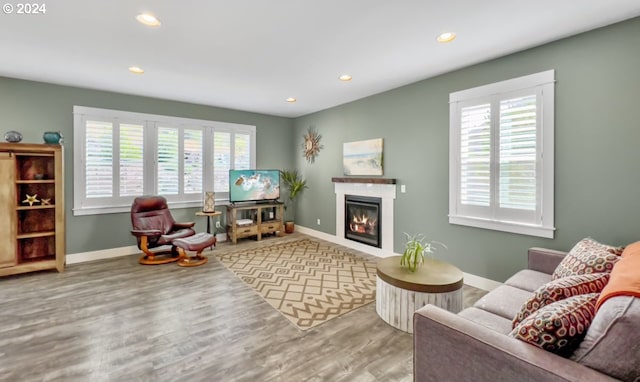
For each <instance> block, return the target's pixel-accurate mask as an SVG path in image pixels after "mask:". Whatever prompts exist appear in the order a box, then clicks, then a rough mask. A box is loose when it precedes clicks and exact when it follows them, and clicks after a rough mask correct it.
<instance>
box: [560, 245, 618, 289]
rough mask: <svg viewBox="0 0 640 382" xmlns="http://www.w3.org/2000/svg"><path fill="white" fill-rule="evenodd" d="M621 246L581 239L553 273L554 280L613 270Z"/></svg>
mask: <svg viewBox="0 0 640 382" xmlns="http://www.w3.org/2000/svg"><path fill="white" fill-rule="evenodd" d="M616 253H619V248H617V247H612V246H610V245H605V244H601V243H598V242H597V241H595V240H593V239H591V238H586V239H582V240H580V241H579V242H578V243H577V244H576V245H575V246H574V247H573V248H572V249H571V251H569V253H567V255H566V256H565V257H564V259H562V261H561V262H560V264H559V265H558V267H557V268H556V269H555V271H554V272H553V275H551V278H552V279H553V280H556V279H559V278H562V277H566V276H573V275H583V274H587V273H603V272H611V269H612V268H613V265H614V264H615V263H616V262H617V261H618V259H619V258H620V256H618V255H616Z"/></svg>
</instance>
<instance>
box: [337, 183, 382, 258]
mask: <svg viewBox="0 0 640 382" xmlns="http://www.w3.org/2000/svg"><path fill="white" fill-rule="evenodd" d="M381 203H382V199H381V198H372V197H367V196H357V195H345V200H344V217H345V220H344V237H345V238H347V239H349V240H354V241H357V242H360V243H363V244H367V245H371V246H373V247H377V248H381V247H382V240H381V235H380V232H381V231H380V226H381V222H382V219H381V218H382V216H381V212H382V211H381V208H380V206H381Z"/></svg>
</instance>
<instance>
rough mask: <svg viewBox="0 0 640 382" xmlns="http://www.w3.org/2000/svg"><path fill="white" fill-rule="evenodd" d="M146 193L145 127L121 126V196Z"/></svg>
mask: <svg viewBox="0 0 640 382" xmlns="http://www.w3.org/2000/svg"><path fill="white" fill-rule="evenodd" d="M143 193H144V127H143V126H142V125H132V124H121V125H120V196H136V195H142V194H143Z"/></svg>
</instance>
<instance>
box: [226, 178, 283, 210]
mask: <svg viewBox="0 0 640 382" xmlns="http://www.w3.org/2000/svg"><path fill="white" fill-rule="evenodd" d="M279 198H280V170H229V202H231V203H237V202H261V201H264V202H268V201H275V200H278V199H279Z"/></svg>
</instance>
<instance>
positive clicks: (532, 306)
mask: <svg viewBox="0 0 640 382" xmlns="http://www.w3.org/2000/svg"><path fill="white" fill-rule="evenodd" d="M608 282H609V274H608V273H590V274H585V275H575V276H567V277H563V278H561V279H557V280H553V281H550V282H548V283H546V284H544V285H543V286H541V287H540V288H538V289H536V291H535V292H533V296H531V297H530V298H529V299H528V300H527V301H526V302H525V303H524V304H522V307H521V308H520V311H519V312H518V314H516V316H515V317H514V318H513V327H514V328H515V327H516V326H517V325H518V324H519V323H520V322H521V321H522V320H524V319H525V318H527V317H529V315H530V314H533V313H534V312H535V311H536V310H538V309H540V308H542V307H544V306H547V305H549V304H552V303H554V302H556V301H560V300H563V299H565V298H567V297H571V296H577V295H579V294H587V293H600V292H602V289H604V287H605V285H607V283H608Z"/></svg>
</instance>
